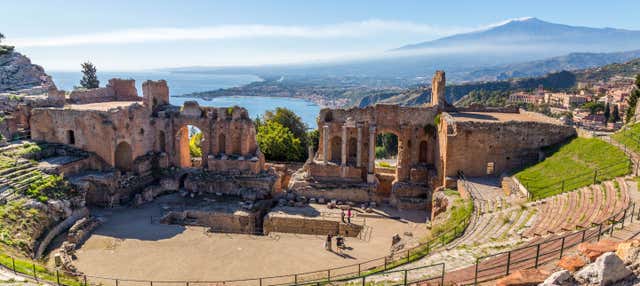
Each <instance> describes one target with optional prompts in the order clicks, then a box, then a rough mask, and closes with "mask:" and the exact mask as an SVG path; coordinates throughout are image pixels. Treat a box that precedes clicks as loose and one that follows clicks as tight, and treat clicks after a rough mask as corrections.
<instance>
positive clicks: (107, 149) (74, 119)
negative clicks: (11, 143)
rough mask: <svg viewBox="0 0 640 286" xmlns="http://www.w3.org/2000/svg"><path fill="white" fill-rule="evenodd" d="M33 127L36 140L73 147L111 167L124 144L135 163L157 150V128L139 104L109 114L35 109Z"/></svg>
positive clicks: (108, 112)
mask: <svg viewBox="0 0 640 286" xmlns="http://www.w3.org/2000/svg"><path fill="white" fill-rule="evenodd" d="M30 125H31V137H32V138H33V139H34V140H41V141H47V142H52V143H61V144H69V145H73V146H75V147H77V148H80V149H82V150H86V151H89V152H93V153H96V154H97V155H98V156H100V157H101V158H102V159H103V160H104V161H105V162H107V163H108V164H109V165H111V166H115V164H116V162H115V161H116V154H115V152H116V147H117V146H118V145H119V144H120V143H123V144H126V145H129V147H130V150H131V155H130V160H131V162H133V160H134V159H135V158H137V157H139V156H142V155H145V154H146V153H148V152H150V151H153V150H154V143H155V137H154V133H155V132H156V128H155V126H154V122H153V121H151V120H150V118H149V113H148V112H147V110H146V109H144V108H143V107H142V106H141V105H139V104H132V105H130V106H128V107H125V108H118V109H112V110H109V111H98V110H75V109H64V108H35V109H33V110H32V115H31V119H30Z"/></svg>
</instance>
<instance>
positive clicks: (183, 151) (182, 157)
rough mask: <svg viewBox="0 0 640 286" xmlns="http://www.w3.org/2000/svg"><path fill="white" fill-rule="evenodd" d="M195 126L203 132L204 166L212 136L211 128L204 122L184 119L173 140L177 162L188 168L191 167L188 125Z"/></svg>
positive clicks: (180, 165)
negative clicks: (205, 125) (205, 126)
mask: <svg viewBox="0 0 640 286" xmlns="http://www.w3.org/2000/svg"><path fill="white" fill-rule="evenodd" d="M189 125H191V126H194V127H196V128H198V129H199V130H200V132H202V145H201V146H202V157H201V158H202V164H203V165H202V166H204V165H205V164H206V158H207V156H208V155H209V148H208V146H209V145H210V136H209V130H208V129H206V128H204V127H203V125H202V124H199V123H196V122H190V121H184V122H182V123H181V124H180V125H178V126H179V127H178V128H176V130H175V133H174V136H173V140H174V144H173V146H174V152H173V154H175V155H176V160H175V163H176V165H178V166H179V167H182V168H188V167H191V166H192V165H191V155H190V153H189V129H188V126H189Z"/></svg>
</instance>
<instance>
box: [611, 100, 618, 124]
mask: <svg viewBox="0 0 640 286" xmlns="http://www.w3.org/2000/svg"><path fill="white" fill-rule="evenodd" d="M618 121H620V110H619V109H618V105H617V104H616V105H614V106H613V111H612V112H611V117H610V118H609V122H613V123H616V122H618Z"/></svg>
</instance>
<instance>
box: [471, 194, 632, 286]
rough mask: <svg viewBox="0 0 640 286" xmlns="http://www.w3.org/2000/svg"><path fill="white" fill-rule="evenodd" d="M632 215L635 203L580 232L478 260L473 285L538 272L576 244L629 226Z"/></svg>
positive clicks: (611, 233)
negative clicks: (520, 272)
mask: <svg viewBox="0 0 640 286" xmlns="http://www.w3.org/2000/svg"><path fill="white" fill-rule="evenodd" d="M634 213H635V203H631V204H630V205H629V206H627V208H625V209H624V210H621V211H620V212H618V213H616V214H614V215H612V216H611V217H609V218H608V219H606V220H605V221H604V222H601V223H599V224H595V225H593V226H592V227H590V228H584V229H582V230H579V231H575V232H572V233H569V234H566V235H563V236H559V237H555V238H552V239H549V240H545V241H543V242H539V243H535V244H532V245H528V246H525V247H521V248H517V249H513V250H509V251H505V252H500V253H496V254H492V255H487V256H483V257H479V258H477V259H476V264H475V274H474V277H473V284H474V285H475V284H477V283H478V282H481V280H482V281H486V280H492V279H496V278H498V277H501V276H505V275H509V273H511V272H512V271H515V270H518V269H529V268H538V267H539V266H540V265H541V264H543V263H545V262H547V261H550V260H554V259H556V258H558V259H560V258H562V256H563V255H564V254H565V253H566V251H567V250H569V249H571V248H572V247H575V246H577V245H578V244H580V243H583V242H586V241H592V240H596V241H600V238H601V237H602V236H603V235H606V234H609V235H610V236H611V235H613V232H614V230H615V227H616V226H617V225H620V228H621V229H622V228H624V224H625V221H626V220H627V219H629V220H630V222H633V220H634ZM639 214H640V212H639ZM636 219H637V218H636Z"/></svg>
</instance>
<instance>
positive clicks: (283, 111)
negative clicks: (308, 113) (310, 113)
mask: <svg viewBox="0 0 640 286" xmlns="http://www.w3.org/2000/svg"><path fill="white" fill-rule="evenodd" d="M264 120H265V121H275V122H278V123H280V124H281V125H282V126H284V127H287V128H289V130H291V132H292V133H293V135H294V136H296V137H297V138H300V139H302V138H305V137H306V134H307V128H308V127H307V125H306V124H304V122H302V118H300V116H298V115H297V114H295V113H294V112H293V111H292V110H290V109H287V108H284V107H277V108H276V110H275V111H271V110H267V111H266V112H265V113H264Z"/></svg>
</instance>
